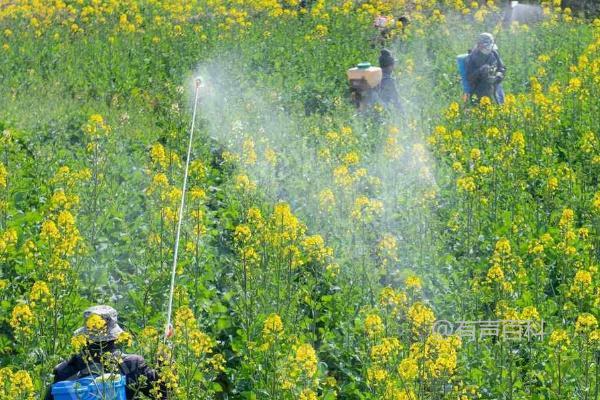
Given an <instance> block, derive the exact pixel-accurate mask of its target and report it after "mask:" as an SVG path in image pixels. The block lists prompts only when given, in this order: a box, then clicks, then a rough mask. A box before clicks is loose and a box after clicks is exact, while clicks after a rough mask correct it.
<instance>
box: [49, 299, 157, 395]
mask: <svg viewBox="0 0 600 400" xmlns="http://www.w3.org/2000/svg"><path fill="white" fill-rule="evenodd" d="M117 316H118V315H117V311H116V310H115V309H114V308H112V307H110V306H105V305H100V306H94V307H90V308H88V309H87V310H85V311H84V313H83V317H84V320H85V321H86V323H85V324H84V326H83V327H82V328H79V329H78V330H77V331H75V336H76V337H77V336H82V337H83V338H85V342H86V343H87V344H86V346H85V347H84V348H83V349H82V350H81V351H80V354H76V355H74V356H72V357H71V358H70V359H69V360H66V361H63V362H62V363H60V364H58V365H57V366H56V368H54V383H56V382H61V381H74V380H77V379H80V378H83V377H85V376H89V375H101V374H103V373H117V372H118V373H119V374H121V375H124V376H125V378H126V381H127V387H126V396H127V399H128V400H132V399H135V398H137V397H138V396H137V395H138V394H144V395H145V396H148V397H149V398H152V399H161V400H162V399H166V398H167V394H166V390H165V389H164V387H162V385H160V384H159V382H160V381H159V376H158V373H157V372H156V371H155V370H153V369H152V368H150V367H148V366H147V365H146V362H145V360H144V358H143V357H142V356H139V355H136V354H123V353H121V352H120V351H119V350H118V348H117V345H116V341H117V339H118V337H119V336H120V335H121V334H122V333H123V332H124V331H123V329H122V328H121V327H120V326H119V324H118V323H117ZM98 317H99V318H98ZM44 399H45V400H54V397H53V396H52V394H51V388H49V389H48V391H47V392H46V396H45V398H44Z"/></svg>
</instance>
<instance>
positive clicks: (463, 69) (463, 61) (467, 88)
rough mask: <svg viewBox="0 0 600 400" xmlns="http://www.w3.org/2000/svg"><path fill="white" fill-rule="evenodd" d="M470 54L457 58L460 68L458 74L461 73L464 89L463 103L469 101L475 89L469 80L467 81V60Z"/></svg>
mask: <svg viewBox="0 0 600 400" xmlns="http://www.w3.org/2000/svg"><path fill="white" fill-rule="evenodd" d="M468 57H469V55H468V54H461V55H459V56H457V57H456V65H457V66H458V72H459V73H460V80H461V83H462V88H463V93H464V94H463V101H467V100H468V99H469V96H470V95H471V93H473V89H472V88H471V85H470V84H469V80H468V79H467V58H468Z"/></svg>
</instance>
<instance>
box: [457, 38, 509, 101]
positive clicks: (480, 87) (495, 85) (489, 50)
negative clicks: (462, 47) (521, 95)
mask: <svg viewBox="0 0 600 400" xmlns="http://www.w3.org/2000/svg"><path fill="white" fill-rule="evenodd" d="M466 72H467V80H468V81H469V85H470V86H471V88H472V93H471V96H476V98H477V99H481V98H482V97H489V98H490V99H491V100H493V101H495V102H496V103H499V104H502V103H503V101H504V98H503V97H504V92H503V91H502V86H501V85H500V83H501V82H502V81H503V80H504V75H505V73H506V67H505V66H504V63H503V62H502V59H501V58H500V54H499V53H498V47H497V46H496V44H495V43H494V36H493V35H492V34H491V33H487V32H486V33H482V34H480V35H479V37H478V38H477V44H476V45H475V47H474V48H473V50H471V53H470V54H469V57H468V58H467V61H466Z"/></svg>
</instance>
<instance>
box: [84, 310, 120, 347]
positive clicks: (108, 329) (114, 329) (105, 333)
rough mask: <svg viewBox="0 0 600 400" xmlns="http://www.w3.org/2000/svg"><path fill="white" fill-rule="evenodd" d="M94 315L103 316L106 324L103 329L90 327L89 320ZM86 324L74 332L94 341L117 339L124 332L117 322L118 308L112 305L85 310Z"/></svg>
mask: <svg viewBox="0 0 600 400" xmlns="http://www.w3.org/2000/svg"><path fill="white" fill-rule="evenodd" d="M92 315H98V316H99V317H101V318H102V319H103V320H104V322H105V324H104V327H103V328H101V329H90V328H89V327H88V324H87V321H88V319H89V318H90V317H91V316H92ZM83 319H84V321H85V322H84V324H83V326H82V327H81V328H79V329H77V330H76V331H75V333H74V335H75V336H78V335H83V336H85V337H86V338H87V339H89V340H91V341H92V342H109V341H112V340H117V338H118V337H119V335H121V333H123V332H124V331H123V329H122V328H121V327H120V326H119V324H118V323H117V319H118V313H117V310H115V309H114V308H112V307H110V306H105V305H100V306H93V307H90V308H88V309H87V310H85V311H84V312H83Z"/></svg>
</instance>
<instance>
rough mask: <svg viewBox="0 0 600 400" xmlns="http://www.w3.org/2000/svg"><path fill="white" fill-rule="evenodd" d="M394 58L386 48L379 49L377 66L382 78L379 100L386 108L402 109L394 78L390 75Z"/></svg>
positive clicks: (394, 62) (394, 63) (394, 61)
mask: <svg viewBox="0 0 600 400" xmlns="http://www.w3.org/2000/svg"><path fill="white" fill-rule="evenodd" d="M395 65H396V60H395V59H394V57H393V56H392V53H391V52H390V51H389V50H388V49H381V54H380V56H379V67H381V72H382V78H381V83H380V84H379V100H380V101H381V103H382V104H383V105H384V106H385V107H386V108H388V109H396V110H402V106H401V104H400V97H399V96H398V91H397V89H396V80H395V79H394V76H393V75H392V72H393V71H394V66H395Z"/></svg>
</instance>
